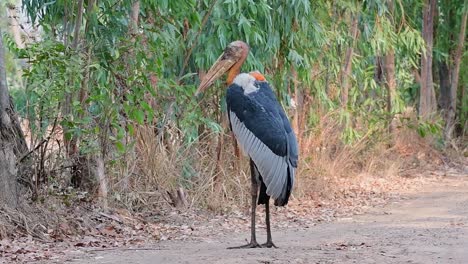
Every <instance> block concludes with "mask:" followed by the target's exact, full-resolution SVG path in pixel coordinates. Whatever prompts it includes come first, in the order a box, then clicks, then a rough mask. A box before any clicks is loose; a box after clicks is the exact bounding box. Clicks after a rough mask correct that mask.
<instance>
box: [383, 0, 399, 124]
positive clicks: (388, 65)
mask: <svg viewBox="0 0 468 264" xmlns="http://www.w3.org/2000/svg"><path fill="white" fill-rule="evenodd" d="M387 5H388V11H389V15H388V18H389V19H392V18H393V10H394V9H395V8H394V7H395V6H394V3H393V0H388V1H387ZM382 68H383V69H382V70H383V73H384V76H385V87H386V88H387V112H388V114H389V115H390V122H389V126H388V130H389V132H390V133H391V132H392V131H394V130H395V123H394V122H393V114H392V113H393V107H394V105H393V104H394V102H395V98H396V95H397V94H396V79H395V50H394V49H393V48H391V49H390V50H389V51H388V52H387V54H385V56H384V57H383V66H382Z"/></svg>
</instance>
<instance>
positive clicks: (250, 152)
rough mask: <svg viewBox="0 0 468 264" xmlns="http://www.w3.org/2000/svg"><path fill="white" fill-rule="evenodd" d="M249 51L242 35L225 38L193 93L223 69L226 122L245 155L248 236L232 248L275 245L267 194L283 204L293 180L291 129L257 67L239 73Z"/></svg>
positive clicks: (294, 156)
mask: <svg viewBox="0 0 468 264" xmlns="http://www.w3.org/2000/svg"><path fill="white" fill-rule="evenodd" d="M248 53H249V46H248V45H247V44H246V43H244V42H243V41H234V42H232V43H230V44H229V45H228V46H227V47H226V49H225V50H224V52H223V54H221V56H220V57H219V58H218V60H217V61H216V62H215V63H214V64H213V66H212V67H211V68H210V70H209V71H208V73H207V74H206V75H205V76H204V78H203V79H202V80H201V82H200V86H199V87H198V89H197V91H196V94H195V95H196V96H197V95H198V94H200V93H202V92H203V91H205V90H206V89H207V88H208V87H210V86H211V85H212V84H213V82H214V81H215V80H216V79H218V78H219V77H221V76H222V75H223V74H224V73H226V72H228V75H227V85H228V89H227V94H226V101H227V112H228V117H229V123H230V128H231V130H232V132H233V134H234V136H235V138H236V139H237V142H238V143H239V145H240V146H241V149H242V150H243V152H244V154H245V155H247V156H248V157H249V158H250V173H251V184H252V189H251V196H252V200H251V206H252V208H251V228H250V230H251V239H250V243H248V244H247V245H243V246H239V247H232V248H256V247H268V248H271V247H276V246H275V244H273V240H272V237H271V228H270V207H269V201H270V197H271V198H272V199H273V200H274V201H275V205H276V206H285V205H286V204H287V203H288V200H289V196H290V195H291V191H292V189H293V185H294V174H295V170H296V168H297V160H298V148H297V140H296V136H295V134H294V131H293V130H292V129H291V124H290V122H289V120H288V118H287V117H286V114H285V112H284V110H283V108H282V107H281V105H280V104H279V103H278V100H277V99H276V96H275V94H274V93H273V91H272V89H271V87H270V85H269V84H268V82H267V81H266V79H265V77H264V76H263V75H262V74H260V73H259V72H250V73H240V69H241V67H242V64H243V63H244V61H245V60H246V58H247V56H248ZM257 203H258V204H259V205H260V204H264V205H265V214H266V216H265V222H266V229H267V242H266V243H265V244H263V245H260V244H258V243H257V239H256V236H255V210H256V206H257Z"/></svg>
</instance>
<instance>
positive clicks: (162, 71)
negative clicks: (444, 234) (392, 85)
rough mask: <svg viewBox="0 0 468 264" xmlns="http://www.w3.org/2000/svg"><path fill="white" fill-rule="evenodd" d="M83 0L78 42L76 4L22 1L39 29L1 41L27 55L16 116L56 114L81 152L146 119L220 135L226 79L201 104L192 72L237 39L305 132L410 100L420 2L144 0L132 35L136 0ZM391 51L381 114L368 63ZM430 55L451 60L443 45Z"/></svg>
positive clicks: (360, 120) (362, 119) (358, 125)
mask: <svg viewBox="0 0 468 264" xmlns="http://www.w3.org/2000/svg"><path fill="white" fill-rule="evenodd" d="M84 2H85V5H84V15H83V25H82V27H81V29H80V31H79V34H78V36H79V39H78V40H75V39H73V37H74V34H73V32H74V30H75V21H76V16H77V3H78V1H66V0H58V1H48V0H23V8H24V9H25V10H26V12H27V14H28V15H29V17H30V19H31V21H32V23H34V24H35V25H40V26H41V27H42V29H43V30H44V33H43V34H42V36H41V40H40V41H38V42H36V43H32V44H29V45H28V47H27V48H26V49H25V50H18V49H16V48H15V45H14V43H12V42H11V41H10V42H7V43H8V46H9V48H10V50H12V51H13V52H14V53H15V54H16V55H17V56H18V57H20V58H25V59H27V60H28V63H29V67H28V68H27V69H25V71H24V78H25V84H26V87H25V89H24V91H17V92H15V93H14V96H15V99H16V101H17V102H18V103H19V105H20V107H19V108H20V109H21V113H22V114H23V115H26V116H28V117H29V118H30V119H32V120H33V121H36V120H41V122H43V123H44V125H42V124H41V126H42V129H44V128H45V127H46V126H45V125H46V124H50V122H52V121H53V120H54V119H55V118H56V117H60V121H61V123H62V125H63V126H64V128H65V129H66V131H68V133H69V135H67V136H68V137H70V138H72V137H79V138H80V140H81V141H82V142H83V144H81V145H80V147H81V148H82V151H83V152H88V151H96V150H98V149H100V148H102V147H103V144H105V143H106V142H112V143H113V144H114V146H115V148H116V150H117V151H118V152H119V153H125V151H127V150H128V147H129V146H131V144H130V143H129V142H131V140H130V141H126V140H127V139H128V138H130V139H131V138H132V136H133V133H134V126H135V124H140V125H141V124H152V125H154V126H155V129H156V130H158V131H159V132H160V133H164V130H165V129H166V128H167V126H168V124H169V123H171V126H176V129H177V130H178V131H180V136H181V138H182V140H183V141H184V142H186V143H191V142H194V141H196V140H197V139H198V138H199V137H200V134H199V133H200V132H201V131H203V129H200V128H201V127H202V128H204V129H206V130H208V131H210V132H213V133H222V132H223V128H222V127H221V126H220V125H219V122H218V121H219V120H220V116H221V115H222V114H223V111H224V109H223V107H222V102H223V96H224V89H220V88H221V87H223V86H224V83H221V82H220V83H219V84H218V85H217V86H218V87H217V88H218V89H211V90H210V92H209V94H208V95H207V96H206V97H207V98H210V96H213V98H215V99H214V100H213V101H209V99H205V101H203V102H198V101H196V100H195V98H193V93H194V91H195V89H196V86H197V84H198V82H199V80H198V72H199V71H200V70H207V69H208V68H209V67H210V66H211V64H212V63H213V62H214V61H215V60H216V59H217V58H218V56H219V54H220V53H221V51H222V50H223V49H224V47H225V46H226V45H227V44H228V43H229V42H231V41H233V40H236V39H241V40H244V41H246V42H247V43H249V45H250V47H251V52H250V54H249V57H248V59H247V62H246V65H245V66H244V69H243V70H244V71H250V70H259V71H261V72H264V73H265V75H266V76H267V79H268V80H269V81H270V82H271V84H272V86H273V87H274V88H275V92H276V93H277V94H278V96H279V98H280V100H281V101H282V103H283V105H284V106H285V108H286V109H287V110H293V108H292V106H293V105H294V103H297V102H293V99H294V98H295V96H294V94H295V93H296V91H301V92H302V93H303V94H305V95H306V97H307V98H308V100H309V101H310V100H312V103H309V104H307V105H306V106H307V109H304V111H305V114H307V117H306V121H307V122H306V124H307V126H308V127H307V128H306V131H312V130H310V129H308V128H310V127H311V126H313V125H314V124H317V123H318V122H320V116H319V115H318V114H317V113H318V112H324V111H333V110H337V109H340V110H339V111H337V112H338V113H339V115H338V117H337V118H338V119H339V120H340V121H341V124H342V125H343V135H342V139H343V141H344V142H346V143H352V142H353V141H356V140H359V138H361V137H362V136H363V135H364V134H366V133H368V132H369V131H380V132H381V133H384V132H383V131H386V127H387V125H388V122H389V120H390V119H391V117H392V116H393V115H395V114H398V113H401V112H403V111H404V110H405V108H406V107H407V106H413V105H414V104H415V103H416V99H417V90H418V87H417V86H416V85H415V84H414V79H413V74H412V72H413V70H414V69H415V68H418V65H419V60H420V56H421V54H423V52H424V43H423V40H422V38H421V34H420V21H421V10H422V9H421V8H422V1H396V3H395V6H394V11H392V12H391V11H390V9H389V7H388V2H387V1H377V0H375V1H364V2H362V1H342V0H341V1H308V0H294V1H280V0H275V1H267V0H258V1H253V0H236V1H234V0H190V1H169V0H163V1H150V0H141V1H140V11H139V16H140V17H139V23H138V29H137V33H131V30H130V25H131V21H130V12H131V8H132V3H133V2H134V1H133V0H123V1H122V0H99V1H97V6H96V7H95V8H89V7H88V6H87V4H88V1H84ZM90 2H91V1H90ZM458 2H461V0H459V1H458ZM450 6H451V7H450V8H452V9H450V10H446V11H445V12H446V13H447V12H458V11H457V10H458V9H456V8H455V6H456V5H450ZM447 8H449V7H447ZM454 8H455V9H454ZM352 17H357V19H358V30H359V34H358V36H357V39H356V40H353V36H351V32H350V31H351V30H350V21H351V18H352ZM440 19H450V17H448V16H443V17H441V18H440ZM454 23H456V22H454ZM447 39H448V38H447ZM74 41H78V44H79V45H78V48H77V49H76V50H74V49H73V47H72V44H71V43H73V42H74ZM438 45H441V46H444V45H453V43H445V42H443V41H440V42H439V44H438ZM350 46H354V52H353V57H352V73H351V75H350V76H347V78H349V82H350V84H351V86H350V90H349V100H348V104H347V106H346V107H344V108H343V109H342V108H341V103H340V100H339V98H340V96H339V94H340V90H341V82H340V74H341V72H342V67H343V63H344V57H345V52H346V49H347V48H348V47H350ZM390 50H394V51H395V60H396V62H397V63H396V69H395V74H396V76H395V79H396V80H397V91H396V92H397V94H396V95H395V98H394V99H393V100H394V101H393V102H392V109H390V112H388V110H387V107H386V105H387V100H386V98H387V96H388V94H387V93H388V91H387V89H385V84H384V83H383V82H379V81H377V80H376V78H375V71H376V65H375V62H376V57H379V56H383V55H385V54H386V53H387V52H389V51H390ZM439 50H442V49H439ZM438 56H440V57H441V58H446V57H447V55H446V54H445V53H443V52H439V53H438ZM83 89H84V90H85V92H86V98H85V101H84V102H81V101H80V96H79V94H80V91H81V90H83ZM67 93H70V94H73V100H72V106H73V109H72V113H71V115H70V116H61V113H62V106H63V103H64V100H65V97H66V94H67ZM206 105H209V107H200V106H206ZM423 127H424V128H423V130H424V131H426V130H428V131H431V132H437V131H436V129H435V128H434V127H430V126H423ZM307 133H309V132H307ZM307 133H306V134H305V136H307Z"/></svg>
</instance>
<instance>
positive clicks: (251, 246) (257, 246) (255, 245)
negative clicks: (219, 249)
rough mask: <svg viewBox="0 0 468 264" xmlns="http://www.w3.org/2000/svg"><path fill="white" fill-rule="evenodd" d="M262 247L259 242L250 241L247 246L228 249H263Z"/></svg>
mask: <svg viewBox="0 0 468 264" xmlns="http://www.w3.org/2000/svg"><path fill="white" fill-rule="evenodd" d="M261 247H262V246H261V245H260V244H258V243H257V241H250V243H248V244H247V245H242V246H237V247H228V248H227V249H241V248H261Z"/></svg>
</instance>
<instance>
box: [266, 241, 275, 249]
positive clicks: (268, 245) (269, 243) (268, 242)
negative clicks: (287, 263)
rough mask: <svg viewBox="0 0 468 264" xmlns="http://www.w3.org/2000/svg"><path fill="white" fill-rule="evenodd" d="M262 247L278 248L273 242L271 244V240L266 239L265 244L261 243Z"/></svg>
mask: <svg viewBox="0 0 468 264" xmlns="http://www.w3.org/2000/svg"><path fill="white" fill-rule="evenodd" d="M262 247H266V248H278V247H277V246H276V245H275V244H273V241H267V242H266V243H265V244H262Z"/></svg>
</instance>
